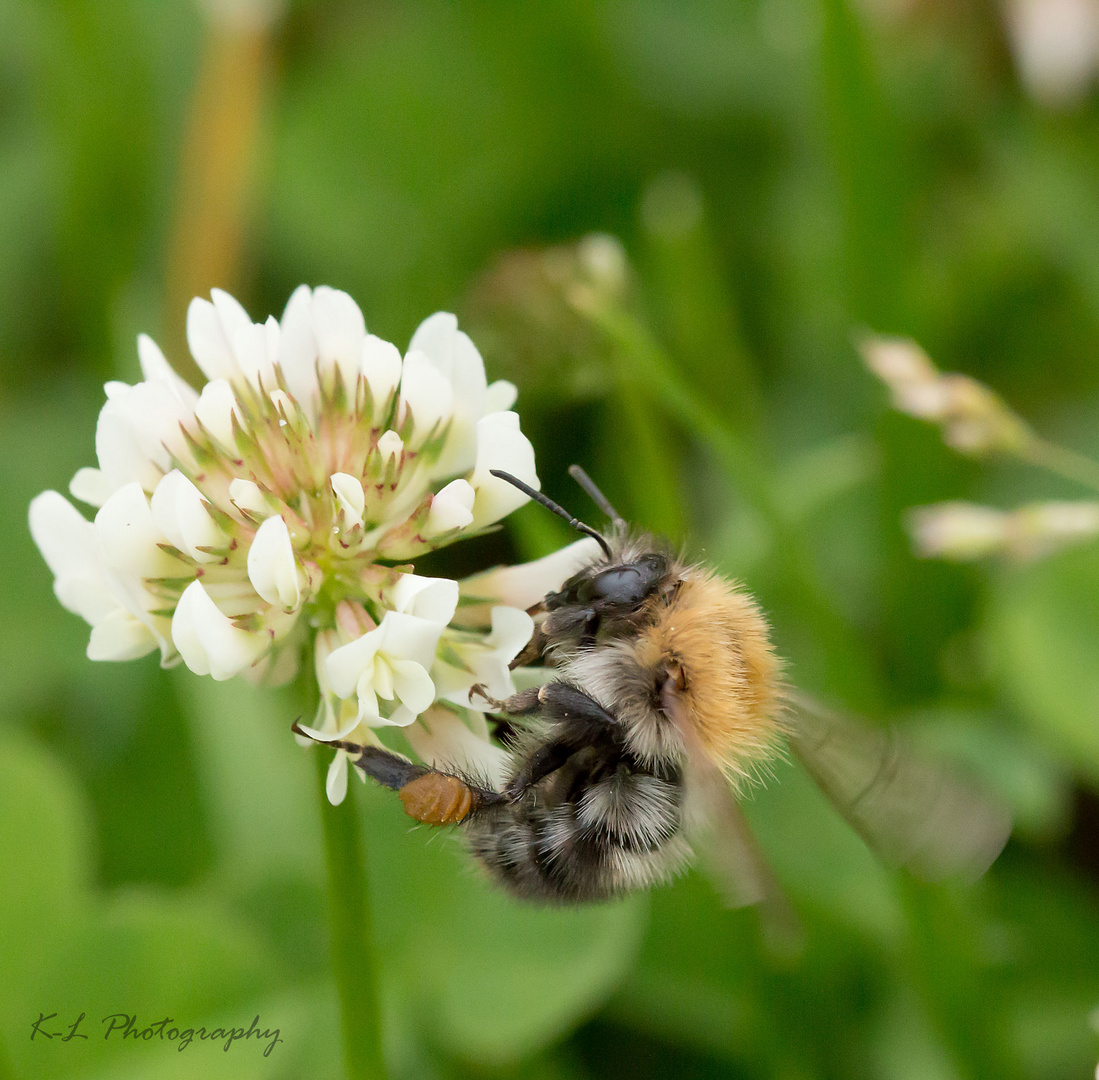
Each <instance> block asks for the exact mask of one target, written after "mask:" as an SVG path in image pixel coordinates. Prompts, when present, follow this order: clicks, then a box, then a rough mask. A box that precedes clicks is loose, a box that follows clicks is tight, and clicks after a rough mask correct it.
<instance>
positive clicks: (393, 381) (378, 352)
mask: <svg viewBox="0 0 1099 1080" xmlns="http://www.w3.org/2000/svg"><path fill="white" fill-rule="evenodd" d="M360 365H361V369H362V373H363V375H364V376H366V381H367V382H368V383H369V384H370V395H371V397H372V398H373V399H374V419H375V421H378V420H380V419H381V413H382V411H383V410H384V409H385V407H386V405H387V404H388V403H389V401H390V399H391V398H392V397H393V394H394V392H395V391H396V389H397V387H398V386H399V385H400V382H401V352H400V350H399V349H398V348H397V346H396V345H393V344H391V343H390V342H388V341H383V340H382V339H381V338H380V337H375V336H374V335H373V334H368V335H367V337H366V340H365V341H363V347H362V356H361V359H360Z"/></svg>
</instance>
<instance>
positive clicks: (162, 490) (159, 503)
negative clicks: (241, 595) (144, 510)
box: [150, 469, 229, 563]
mask: <svg viewBox="0 0 1099 1080" xmlns="http://www.w3.org/2000/svg"><path fill="white" fill-rule="evenodd" d="M150 508H151V509H152V514H153V522H154V523H155V524H156V526H157V528H158V529H160V531H161V532H162V533H163V534H164V535H165V536H166V537H167V538H168V542H169V543H170V544H172V545H173V546H174V547H176V548H178V549H179V550H180V551H182V552H184V553H185V554H187V555H190V556H191V558H192V559H194V560H195V561H196V562H200V563H210V562H218V561H219V560H220V558H221V557H220V556H219V555H212V554H210V552H208V551H201V550H200V548H204V547H206V548H222V547H225V546H226V545H227V544H228V543H229V538H228V537H227V536H226V535H225V533H223V532H222V531H221V529H219V528H218V527H217V525H215V524H214V519H213V518H212V517H211V516H210V511H209V509H208V508H207V503H206V500H205V499H204V498H203V497H202V492H200V491H199V490H198V488H197V487H195V485H194V484H192V483H191V481H190V480H188V479H187V477H186V476H184V475H183V473H181V472H180V471H179V470H178V469H173V470H172V471H171V472H170V473H168V475H167V476H165V477H164V479H163V480H161V481H160V483H159V484H157V486H156V491H154V492H153V497H152V500H151V503H150Z"/></svg>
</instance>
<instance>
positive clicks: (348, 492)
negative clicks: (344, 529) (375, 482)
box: [331, 472, 366, 526]
mask: <svg viewBox="0 0 1099 1080" xmlns="http://www.w3.org/2000/svg"><path fill="white" fill-rule="evenodd" d="M331 484H332V491H333V492H334V493H335V496H336V505H337V506H338V507H339V509H340V512H341V513H342V514H343V517H344V521H345V522H346V524H347V525H348V526H350V525H353V524H358V525H361V524H362V523H363V510H364V509H365V508H366V492H364V491H363V486H362V484H361V483H360V482H359V480H358V479H357V478H356V477H354V476H352V475H351V474H350V473H342V472H338V473H333V474H332V479H331Z"/></svg>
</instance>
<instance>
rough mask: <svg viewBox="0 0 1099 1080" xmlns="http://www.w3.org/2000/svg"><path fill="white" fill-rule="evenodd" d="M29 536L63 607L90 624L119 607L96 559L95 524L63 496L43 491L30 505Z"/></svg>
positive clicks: (97, 557) (97, 554)
mask: <svg viewBox="0 0 1099 1080" xmlns="http://www.w3.org/2000/svg"><path fill="white" fill-rule="evenodd" d="M29 518H30V530H31V537H32V538H33V539H34V542H35V544H37V545H38V550H39V551H41V552H42V557H43V558H44V559H45V560H46V565H47V566H48V567H49V568H50V570H51V572H52V573H53V575H54V578H55V579H56V580H55V581H54V585H53V591H54V593H55V594H56V595H57V599H58V600H60V601H61V604H62V606H63V607H64V608H66V609H67V610H69V611H72V612H74V613H75V614H77V615H79V616H80V617H81V618H82V619H84V620H85V621H86V622H88V623H90V624H91V625H92V626H94V625H95V624H96V623H98V622H100V621H101V620H102V619H104V618H106V617H107V616H108V615H110V614H111V613H112V612H114V611H115V610H117V609H118V608H119V606H120V605H119V602H118V600H117V599H115V597H114V596H113V594H112V593H111V590H110V588H109V585H108V582H107V579H106V578H105V577H104V574H103V569H102V566H101V564H100V561H99V553H98V547H97V546H96V542H95V527H94V526H93V525H92V523H91V522H90V521H88V520H86V519H85V518H84V516H83V515H82V514H81V513H80V512H79V511H78V510H77V509H76V507H75V506H73V505H72V503H70V502H69V500H68V499H66V498H65V497H64V495H61V494H59V493H58V492H56V491H43V492H42V494H41V495H38V496H36V497H35V498H34V499H33V500H32V501H31V505H30V512H29Z"/></svg>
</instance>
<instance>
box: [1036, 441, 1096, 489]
mask: <svg viewBox="0 0 1099 1080" xmlns="http://www.w3.org/2000/svg"><path fill="white" fill-rule="evenodd" d="M1017 453H1018V455H1019V457H1020V458H1022V459H1023V460H1024V461H1028V462H1030V464H1031V465H1037V466H1038V467H1039V468H1042V469H1048V470H1049V471H1050V472H1051V473H1054V474H1056V475H1057V476H1062V477H1064V478H1065V479H1066V480H1071V481H1073V483H1076V484H1081V485H1083V486H1084V487H1086V488H1091V490H1092V491H1099V463H1096V462H1094V461H1092V460H1091V458H1089V457H1085V456H1084V455H1083V454H1078V453H1076V451H1075V450H1068V449H1066V448H1065V447H1063V446H1058V445H1057V444H1056V443H1051V442H1046V440H1045V439H1040V438H1037V437H1035V438H1033V439H1030V440H1028V441H1027V443H1025V444H1024V445H1023V447H1022V448H1020V449H1019V450H1018V451H1017Z"/></svg>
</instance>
